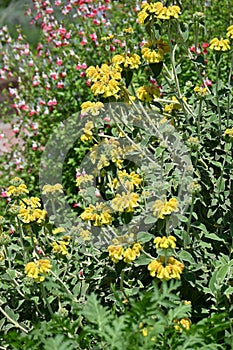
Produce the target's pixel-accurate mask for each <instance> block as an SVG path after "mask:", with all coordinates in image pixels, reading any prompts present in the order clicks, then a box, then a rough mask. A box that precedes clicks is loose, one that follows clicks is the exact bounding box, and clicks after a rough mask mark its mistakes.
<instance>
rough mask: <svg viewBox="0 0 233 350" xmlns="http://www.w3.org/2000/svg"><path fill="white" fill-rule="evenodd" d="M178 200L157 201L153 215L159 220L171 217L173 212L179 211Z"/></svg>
mask: <svg viewBox="0 0 233 350" xmlns="http://www.w3.org/2000/svg"><path fill="white" fill-rule="evenodd" d="M178 205H179V203H178V200H177V199H176V198H174V197H173V198H170V199H169V200H168V201H167V200H166V199H165V200H163V201H162V200H160V199H157V200H156V201H155V202H154V205H153V207H152V209H153V215H154V216H157V217H158V218H159V219H164V218H165V216H166V215H170V214H172V213H173V212H177V211H178Z"/></svg>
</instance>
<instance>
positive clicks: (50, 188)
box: [42, 184, 63, 194]
mask: <svg viewBox="0 0 233 350" xmlns="http://www.w3.org/2000/svg"><path fill="white" fill-rule="evenodd" d="M55 192H60V193H63V190H62V185H61V184H55V185H44V186H43V188H42V194H49V193H55Z"/></svg>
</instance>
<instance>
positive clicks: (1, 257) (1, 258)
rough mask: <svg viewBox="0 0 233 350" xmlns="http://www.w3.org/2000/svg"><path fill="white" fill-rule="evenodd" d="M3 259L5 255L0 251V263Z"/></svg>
mask: <svg viewBox="0 0 233 350" xmlns="http://www.w3.org/2000/svg"><path fill="white" fill-rule="evenodd" d="M4 259H5V254H4V251H3V250H0V261H3V260H4Z"/></svg>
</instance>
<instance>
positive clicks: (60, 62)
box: [56, 57, 62, 66]
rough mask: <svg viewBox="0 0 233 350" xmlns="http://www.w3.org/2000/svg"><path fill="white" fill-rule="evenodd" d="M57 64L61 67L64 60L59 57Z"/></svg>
mask: <svg viewBox="0 0 233 350" xmlns="http://www.w3.org/2000/svg"><path fill="white" fill-rule="evenodd" d="M56 64H57V65H58V66H61V65H62V59H61V58H58V57H57V60H56Z"/></svg>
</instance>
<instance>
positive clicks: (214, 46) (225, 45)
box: [210, 38, 231, 51]
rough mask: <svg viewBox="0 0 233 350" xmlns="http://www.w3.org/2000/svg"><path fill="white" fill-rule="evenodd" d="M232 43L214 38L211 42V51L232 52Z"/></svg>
mask: <svg viewBox="0 0 233 350" xmlns="http://www.w3.org/2000/svg"><path fill="white" fill-rule="evenodd" d="M230 48H231V47H230V41H229V40H228V39H223V38H221V39H218V38H214V39H212V40H211V41H210V49H211V50H215V51H228V50H230Z"/></svg>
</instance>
